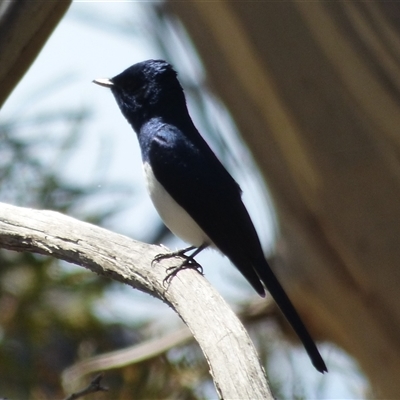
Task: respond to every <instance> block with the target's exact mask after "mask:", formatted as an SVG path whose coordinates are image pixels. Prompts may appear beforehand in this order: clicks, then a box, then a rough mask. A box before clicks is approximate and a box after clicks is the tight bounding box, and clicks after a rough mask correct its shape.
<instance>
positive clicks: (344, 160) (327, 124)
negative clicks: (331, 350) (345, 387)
mask: <svg viewBox="0 0 400 400" xmlns="http://www.w3.org/2000/svg"><path fill="white" fill-rule="evenodd" d="M168 7H169V9H170V10H171V11H172V12H174V13H176V14H177V15H178V16H179V17H180V18H181V19H182V21H183V22H184V24H185V26H186V28H187V30H188V32H189V34H190V35H191V37H192V39H193V41H194V43H195V45H196V47H197V49H198V51H199V53H200V55H201V57H202V59H203V62H204V64H205V66H206V69H207V72H208V76H209V80H210V82H211V84H212V86H213V87H214V89H215V90H216V92H217V93H218V94H219V95H220V96H221V98H222V99H223V100H224V102H225V103H226V105H227V106H228V108H229V109H230V111H231V113H232V115H233V117H234V119H235V121H236V123H237V125H238V127H239V129H240V131H241V133H242V135H243V139H244V140H245V142H246V143H247V145H248V146H249V148H250V150H251V151H252V153H253V156H254V158H255V160H256V162H257V163H258V166H259V167H260V170H261V172H262V174H263V175H264V177H265V180H266V182H267V184H268V187H269V189H270V191H271V194H272V197H273V201H274V203H275V209H276V212H277V215H278V219H279V224H280V230H281V235H280V237H281V238H280V240H279V241H278V243H277V248H276V255H277V259H278V262H277V263H276V264H275V267H276V272H277V274H278V276H279V277H280V278H281V279H282V281H284V283H285V287H286V288H288V290H289V292H290V296H291V298H292V299H293V301H294V303H295V304H296V307H297V308H298V309H299V311H300V312H301V314H302V316H303V318H304V319H305V322H306V324H307V326H309V327H310V329H311V330H312V331H313V334H314V336H316V337H319V338H320V339H325V340H329V341H332V342H334V343H336V344H338V345H339V346H341V347H343V348H344V349H345V350H346V351H348V352H349V353H350V354H351V355H352V356H353V357H354V358H355V359H356V360H357V361H358V362H359V364H360V366H361V367H362V369H363V370H364V372H365V373H366V374H367V376H368V377H369V379H370V382H371V385H372V387H373V389H374V391H375V393H376V394H377V395H379V396H381V397H384V398H400V381H399V379H398V376H399V374H400V300H399V299H400V296H399V287H400V272H399V271H400V269H399V268H398V264H399V263H400V200H399V199H400V165H399V153H398V152H399V149H398V147H399V139H400V135H399V130H400V112H399V111H400V109H399V105H400V101H399V100H400V98H399V97H400V96H399V88H400V66H399V61H400V37H399V34H398V26H399V25H398V21H399V17H400V9H399V8H398V7H397V6H396V4H395V3H373V2H366V3H359V2H322V3H320V2H311V3H308V2H301V1H300V2H282V3H279V2H226V1H221V0H218V1H213V2H199V1H187V2H174V1H170V2H169V3H168ZM396 143H397V144H396ZM328 368H329V365H328Z"/></svg>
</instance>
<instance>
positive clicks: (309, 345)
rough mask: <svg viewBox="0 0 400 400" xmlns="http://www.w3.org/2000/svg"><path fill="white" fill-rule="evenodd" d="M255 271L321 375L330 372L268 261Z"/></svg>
mask: <svg viewBox="0 0 400 400" xmlns="http://www.w3.org/2000/svg"><path fill="white" fill-rule="evenodd" d="M260 264H262V265H260ZM255 269H256V271H257V274H258V276H259V277H260V279H261V281H262V282H263V283H264V285H265V286H266V288H267V289H268V291H269V292H270V293H271V296H272V297H273V298H274V300H275V301H276V303H277V304H278V306H279V308H280V309H281V311H282V312H283V314H284V315H285V317H286V319H287V320H288V321H289V323H290V325H291V326H292V328H293V329H294V331H295V332H296V334H297V336H298V337H299V339H300V340H301V342H302V343H303V345H304V347H305V349H306V351H307V353H308V355H309V357H310V359H311V362H312V363H313V365H314V367H315V368H316V369H317V370H318V371H319V372H321V373H324V372H328V369H327V368H326V365H325V362H324V360H323V359H322V357H321V354H320V353H319V351H318V349H317V346H316V345H315V343H314V340H313V339H312V337H311V336H310V334H309V333H308V331H307V328H306V327H305V326H304V324H303V321H302V320H301V318H300V316H299V314H298V313H297V311H296V309H295V308H294V306H293V304H292V302H291V301H290V299H289V297H288V296H287V294H286V293H285V291H284V290H283V288H282V286H281V284H280V283H279V281H278V279H277V278H276V277H275V275H274V273H273V272H272V270H271V268H270V266H269V265H268V263H267V261H266V260H265V259H263V262H262V263H261V262H258V263H257V268H255Z"/></svg>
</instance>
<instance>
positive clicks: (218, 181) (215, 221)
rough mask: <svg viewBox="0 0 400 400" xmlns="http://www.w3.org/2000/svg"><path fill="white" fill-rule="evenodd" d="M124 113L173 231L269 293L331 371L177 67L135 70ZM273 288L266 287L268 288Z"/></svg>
mask: <svg viewBox="0 0 400 400" xmlns="http://www.w3.org/2000/svg"><path fill="white" fill-rule="evenodd" d="M94 83H97V84H99V85H101V86H105V87H107V88H110V89H111V91H112V93H113V95H114V97H115V99H116V101H117V103H118V106H119V108H120V109H121V112H122V114H123V115H124V116H125V118H126V119H127V121H128V122H129V124H130V125H131V126H132V128H133V129H134V131H135V132H136V134H137V137H138V140H139V145H140V148H141V152H142V159H143V167H144V172H145V176H146V182H147V188H148V191H149V194H150V197H151V199H152V201H153V203H154V205H155V207H156V209H157V211H158V212H159V214H160V216H161V218H162V219H163V221H164V223H165V224H166V225H167V227H168V228H169V229H170V230H171V231H172V232H173V233H174V234H175V235H176V236H178V237H180V238H181V239H183V240H184V241H185V242H187V243H188V244H190V245H191V247H189V248H188V249H184V250H183V251H182V252H181V253H180V254H182V255H185V254H186V251H187V250H193V249H196V250H195V251H194V253H193V254H191V255H190V256H186V257H187V259H188V260H189V262H191V260H193V258H192V257H194V255H196V254H198V253H199V252H200V251H201V250H203V249H205V248H206V247H211V248H215V249H217V250H219V251H220V252H221V253H223V254H224V255H225V256H227V257H228V258H229V259H230V261H231V262H232V264H233V265H235V266H236V268H237V269H238V270H239V271H240V272H241V273H242V274H243V276H244V277H245V278H246V279H247V280H248V281H249V282H250V284H251V285H252V286H253V288H254V289H255V290H256V291H257V293H258V294H260V295H261V296H265V288H267V289H268V291H269V292H270V293H271V295H272V297H273V298H274V300H275V301H276V303H277V304H278V306H279V307H280V309H281V310H282V312H283V314H284V315H285V317H286V318H287V320H288V321H289V323H290V324H291V326H292V327H293V329H294V330H295V332H296V333H297V335H298V337H299V338H300V340H301V341H302V343H303V345H304V347H305V349H306V351H307V353H308V354H309V356H310V358H311V361H312V363H313V365H314V366H315V368H316V369H317V370H318V371H320V372H322V373H324V372H326V371H327V368H326V365H325V362H324V361H323V359H322V357H321V355H320V353H319V351H318V349H317V347H316V345H315V343H314V340H313V339H312V338H311V336H310V334H309V333H308V331H307V329H306V327H305V326H304V324H303V322H302V320H301V319H300V317H299V315H298V313H297V312H296V310H295V308H294V307H293V305H292V303H291V301H290V299H289V298H288V296H287V295H286V293H285V291H284V290H283V288H282V286H281V285H280V283H279V281H278V280H277V278H276V277H275V275H274V273H273V272H272V270H271V268H270V266H269V265H268V263H267V261H266V259H265V257H264V254H263V251H262V248H261V244H260V241H259V238H258V236H257V233H256V230H255V229H254V226H253V223H252V221H251V219H250V216H249V214H248V212H247V210H246V208H245V206H244V204H243V202H242V199H241V190H240V188H239V186H238V184H237V183H236V182H235V180H234V179H233V178H232V177H231V175H230V174H229V173H228V172H227V170H226V169H225V168H224V166H223V165H222V164H221V162H220V161H219V160H218V159H217V157H216V156H215V154H214V153H213V152H212V150H211V149H210V147H209V146H208V145H207V143H206V142H205V141H204V139H203V138H202V136H201V135H200V134H199V132H198V131H197V129H196V127H195V126H194V124H193V122H192V119H191V118H190V115H189V112H188V110H187V107H186V100H185V95H184V93H183V89H182V87H181V85H180V83H179V81H178V79H177V74H176V72H175V71H174V69H173V68H172V66H171V65H170V64H169V63H167V62H166V61H163V60H147V61H143V62H140V63H138V64H135V65H132V66H131V67H129V68H128V69H126V70H125V71H123V72H122V73H120V74H119V75H117V76H115V77H114V78H111V79H96V80H94ZM264 287H265V288H264Z"/></svg>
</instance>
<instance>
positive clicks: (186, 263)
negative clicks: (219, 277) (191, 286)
mask: <svg viewBox="0 0 400 400" xmlns="http://www.w3.org/2000/svg"><path fill="white" fill-rule="evenodd" d="M206 247H207V246H200V247H199V248H197V249H196V247H195V246H190V247H187V248H185V249H182V250H178V251H173V252H171V253H166V254H158V255H156V256H155V257H154V259H153V262H152V264H153V263H155V262H159V261H161V260H164V259H166V258H172V257H181V258H183V259H184V260H183V262H182V263H181V264H180V265H178V266H176V267H169V268H167V276H166V277H165V278H164V283H168V281H170V280H171V279H172V278H173V277H174V276H175V275H176V274H177V273H178V272H179V271H181V270H184V269H194V270H196V271H197V272H198V273H199V274H200V275H204V274H203V267H202V266H201V265H200V264H199V263H198V262H197V261H196V260H195V259H194V257H195V256H196V255H197V254H199V253H200V251H202V250H204V249H205V248H206ZM194 249H196V251H195V252H194V253H192V254H190V255H187V254H186V253H187V252H188V251H191V250H194Z"/></svg>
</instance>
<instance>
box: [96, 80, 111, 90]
mask: <svg viewBox="0 0 400 400" xmlns="http://www.w3.org/2000/svg"><path fill="white" fill-rule="evenodd" d="M93 83H95V84H96V85H100V86H104V87H106V88H112V87H113V86H114V84H113V83H112V82H111V81H110V80H109V79H108V78H99V79H94V80H93Z"/></svg>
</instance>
